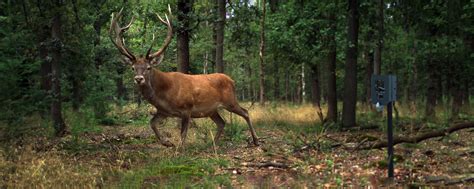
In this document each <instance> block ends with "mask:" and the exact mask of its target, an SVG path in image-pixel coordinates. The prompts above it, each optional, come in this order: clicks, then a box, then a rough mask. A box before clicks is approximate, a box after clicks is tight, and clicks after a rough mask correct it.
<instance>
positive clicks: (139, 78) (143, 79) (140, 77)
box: [135, 75, 145, 84]
mask: <svg viewBox="0 0 474 189" xmlns="http://www.w3.org/2000/svg"><path fill="white" fill-rule="evenodd" d="M144 81H145V77H143V76H142V75H139V76H135V82H136V83H137V84H141V83H143V82H144Z"/></svg>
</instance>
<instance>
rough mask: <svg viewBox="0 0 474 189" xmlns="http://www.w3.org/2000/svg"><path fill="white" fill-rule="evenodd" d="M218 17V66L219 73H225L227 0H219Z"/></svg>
mask: <svg viewBox="0 0 474 189" xmlns="http://www.w3.org/2000/svg"><path fill="white" fill-rule="evenodd" d="M217 12H218V18H217V23H216V67H217V72H218V73H224V26H225V13H226V11H225V0H217Z"/></svg>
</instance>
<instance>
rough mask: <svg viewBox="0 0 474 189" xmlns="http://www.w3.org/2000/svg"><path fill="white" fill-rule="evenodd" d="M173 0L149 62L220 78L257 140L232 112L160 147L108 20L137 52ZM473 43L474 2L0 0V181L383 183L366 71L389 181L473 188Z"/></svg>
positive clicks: (172, 127)
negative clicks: (387, 87)
mask: <svg viewBox="0 0 474 189" xmlns="http://www.w3.org/2000/svg"><path fill="white" fill-rule="evenodd" d="M168 6H169V7H170V8H171V13H172V15H168V16H169V18H170V20H171V22H172V26H173V30H174V36H173V39H172V42H171V44H170V45H169V47H168V48H167V51H166V52H165V53H164V54H165V55H164V62H163V63H161V64H160V65H159V66H156V68H157V69H160V70H161V71H165V72H174V71H178V72H183V73H188V74H210V73H225V74H227V75H229V76H230V77H231V78H232V79H233V80H234V81H235V83H236V93H237V96H238V100H239V101H240V103H241V105H242V106H243V107H245V108H246V109H248V110H249V114H250V118H251V120H252V122H253V123H254V124H255V128H256V130H257V133H258V136H259V137H260V138H261V140H262V144H261V146H248V145H246V141H247V139H248V134H247V126H246V125H245V123H244V122H243V120H240V119H239V118H238V117H237V116H235V115H234V116H233V114H228V113H221V114H222V116H223V117H224V118H225V120H227V126H226V128H225V132H224V135H225V137H224V139H223V140H224V141H223V142H221V143H218V144H216V143H214V142H213V136H214V135H213V131H214V130H215V124H214V123H213V122H211V121H210V120H208V119H195V120H193V124H192V125H193V126H192V127H191V128H192V131H191V132H190V134H189V136H190V137H189V139H188V145H187V147H186V150H182V151H179V150H178V149H175V148H165V147H163V146H160V145H158V144H156V137H155V136H154V135H153V132H152V131H151V129H150V128H149V126H148V125H149V121H150V117H151V116H150V113H152V112H153V107H151V105H150V104H149V103H148V102H146V101H145V100H144V99H143V97H142V95H141V94H140V91H139V89H138V88H137V86H136V85H135V83H134V82H133V77H134V73H133V72H132V69H131V67H130V66H129V65H128V64H126V63H124V61H123V59H122V58H123V57H121V55H120V53H119V51H118V50H117V48H116V47H115V46H114V44H113V43H111V40H110V33H109V28H110V23H111V20H112V19H111V18H112V16H113V15H117V12H119V11H120V10H121V9H123V17H122V19H121V20H119V22H120V25H121V26H125V25H127V24H128V23H129V22H130V21H131V20H133V22H132V25H131V27H130V28H129V29H128V30H127V31H126V32H125V35H124V41H125V44H126V46H127V47H128V48H129V49H130V50H131V51H132V52H133V53H134V54H135V55H137V56H138V55H143V54H145V53H146V50H147V49H148V48H149V47H150V45H152V41H153V38H156V39H157V40H156V41H155V44H154V48H155V49H158V48H159V46H160V45H161V44H162V43H163V40H164V38H165V36H166V32H167V28H166V26H164V25H163V24H162V23H161V22H160V20H159V19H158V17H157V16H156V14H159V15H162V16H163V15H164V14H165V13H167V11H168ZM155 49H154V50H155ZM473 49H474V1H473V0H452V1H448V0H427V1H412V0H346V1H343V0H320V1H316V0H227V1H226V0H199V1H193V0H177V1H171V0H161V1H160V0H121V1H111V0H94V1H82V0H1V1H0V188H3V187H6V188H9V187H12V188H18V187H19V188H21V187H31V186H38V187H44V188H51V187H53V188H54V187H58V186H63V187H65V188H68V187H70V186H73V187H77V186H86V187H87V186H88V187H91V188H92V187H99V188H102V187H104V186H107V187H109V186H111V187H114V186H115V187H119V186H122V187H125V188H148V187H157V186H158V187H159V186H169V187H172V188H174V187H178V188H184V187H198V188H215V187H217V186H219V187H222V186H224V187H225V188H229V187H244V188H245V187H255V186H257V187H263V188H267V187H268V188H270V187H275V186H276V187H282V186H283V187H288V188H293V187H297V188H298V187H301V188H306V187H309V188H312V187H321V185H323V184H324V186H325V187H344V186H351V187H356V188H357V187H360V186H368V185H372V186H375V187H377V186H381V185H382V186H387V184H384V183H383V182H382V181H381V180H383V179H385V175H386V169H385V168H386V165H387V159H386V154H385V151H384V150H381V149H382V148H384V147H385V146H386V142H385V141H386V140H385V136H386V135H385V131H386V130H385V125H386V120H385V119H386V115H385V113H380V112H377V111H376V109H375V108H374V106H373V105H372V102H371V98H370V96H371V94H370V92H371V90H370V78H371V76H372V75H374V74H375V75H380V74H382V75H386V74H393V75H396V76H397V101H396V102H395V104H394V116H395V119H394V128H395V135H396V136H395V143H396V144H397V146H396V147H395V184H400V185H402V186H411V187H418V186H426V185H425V184H428V185H429V186H432V185H430V183H441V184H440V185H443V184H445V185H457V186H459V187H464V186H465V185H463V184H467V185H469V184H471V185H472V180H473V175H472V165H473V163H474V162H473V159H472V154H474V153H473V150H472V149H473V148H472V147H473V145H474V144H473V141H472V135H473V134H474V132H473V130H472V127H474V123H473V122H474V112H473V109H472V105H473V99H472V98H473V93H474V84H473V83H472V81H473V79H472V78H474V77H473V76H474V74H473V73H474V64H473V62H474V50H473ZM236 117H237V118H236ZM196 125H197V126H196ZM469 128H470V131H467V132H458V133H455V134H450V133H453V132H455V131H458V130H461V129H469ZM160 129H163V130H164V131H165V132H164V133H165V134H164V135H166V136H167V137H170V138H171V141H172V142H175V143H176V141H177V140H178V137H176V136H179V133H178V131H177V129H176V122H165V123H164V124H163V125H162V127H160ZM172 136H175V137H172ZM435 137H441V138H438V139H436V140H428V139H430V138H435ZM469 138H471V139H469ZM422 141H423V142H422ZM183 149H184V148H183ZM388 185H389V184H388ZM435 186H439V185H435Z"/></svg>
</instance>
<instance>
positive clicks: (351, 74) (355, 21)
mask: <svg viewBox="0 0 474 189" xmlns="http://www.w3.org/2000/svg"><path fill="white" fill-rule="evenodd" d="M358 8H359V2H358V0H349V16H348V28H347V33H348V36H347V37H348V42H349V43H348V44H349V45H348V47H347V52H346V69H345V70H346V75H345V78H344V103H343V108H342V124H343V126H344V127H353V126H355V124H356V117H355V114H356V112H355V111H356V101H357V46H358V41H357V40H358V37H359V36H358V35H359V12H358Z"/></svg>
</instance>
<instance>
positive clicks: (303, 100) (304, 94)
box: [300, 64, 306, 103]
mask: <svg viewBox="0 0 474 189" xmlns="http://www.w3.org/2000/svg"><path fill="white" fill-rule="evenodd" d="M304 65H305V64H302V65H301V81H300V82H301V103H304V102H305V101H306V83H305V80H306V79H305V75H304V70H305V68H304Z"/></svg>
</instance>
